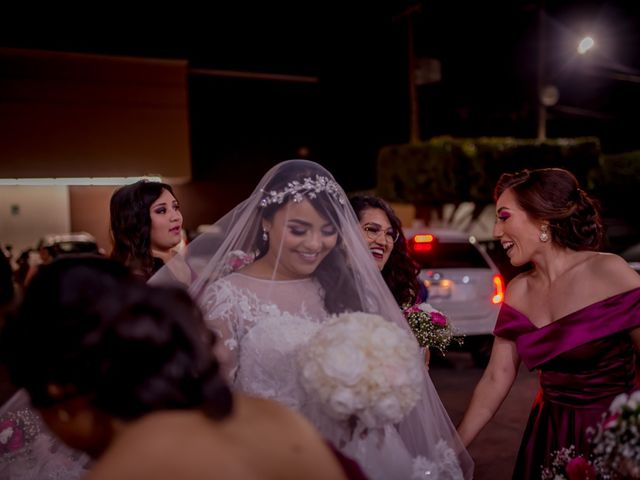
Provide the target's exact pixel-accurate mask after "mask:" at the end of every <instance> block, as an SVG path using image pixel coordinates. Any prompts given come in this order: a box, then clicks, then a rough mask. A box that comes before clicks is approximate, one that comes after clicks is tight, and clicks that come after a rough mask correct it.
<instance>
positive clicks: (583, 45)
mask: <svg viewBox="0 0 640 480" xmlns="http://www.w3.org/2000/svg"><path fill="white" fill-rule="evenodd" d="M594 46H595V42H594V41H593V38H592V37H589V36H587V37H584V38H583V39H582V40H580V43H578V53H579V54H580V55H585V54H586V53H587V52H588V51H589V50H591V49H592V48H593V47H594Z"/></svg>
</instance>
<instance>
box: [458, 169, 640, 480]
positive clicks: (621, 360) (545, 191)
mask: <svg viewBox="0 0 640 480" xmlns="http://www.w3.org/2000/svg"><path fill="white" fill-rule="evenodd" d="M495 198H496V217H497V219H496V225H495V228H494V235H495V236H496V237H497V238H498V239H499V240H500V242H501V243H502V246H503V248H504V249H505V250H506V252H507V255H508V257H509V258H510V261H511V264H512V265H514V266H521V265H524V264H526V263H527V262H531V263H532V265H533V268H532V269H531V270H529V271H527V272H524V273H521V274H520V275H518V276H517V277H515V278H514V279H513V280H512V281H511V282H510V283H509V285H508V288H507V291H506V298H505V303H504V304H503V306H502V308H501V310H500V313H499V315H498V321H497V324H496V328H495V332H494V334H495V336H496V338H495V343H494V346H493V350H492V353H491V359H490V361H489V365H488V367H487V369H486V371H485V373H484V375H483V376H482V378H481V379H480V382H479V383H478V385H477V387H476V389H475V391H474V394H473V397H472V399H471V403H470V405H469V407H468V410H467V412H466V414H465V416H464V419H463V421H462V423H461V424H460V427H459V428H458V431H459V433H460V436H461V438H462V440H463V441H464V443H465V445H468V444H469V443H470V442H471V441H472V440H473V439H474V438H475V437H476V435H477V434H478V433H479V432H480V430H481V429H482V427H484V425H485V424H486V423H487V422H488V421H489V420H490V419H491V417H493V415H494V414H495V412H496V411H497V410H498V408H499V407H500V404H501V403H502V401H503V400H504V398H505V397H506V396H507V394H508V392H509V390H510V388H511V386H512V384H513V381H514V380H515V378H516V375H517V372H518V367H519V365H520V362H521V361H523V362H524V363H525V365H526V367H527V368H529V369H530V370H533V369H537V370H539V371H540V391H539V392H538V395H537V397H536V400H535V403H534V405H533V409H532V412H531V415H530V417H529V422H528V424H527V427H526V430H525V433H524V438H523V440H522V444H521V446H520V451H519V453H518V459H517V463H516V467H515V471H514V474H513V478H518V479H523V478H524V479H526V478H540V476H541V473H542V468H543V467H549V465H550V463H551V461H552V456H553V455H554V453H555V452H557V451H559V450H560V449H562V448H568V447H570V446H574V447H575V449H576V452H577V454H581V455H584V456H588V453H589V438H588V434H587V429H588V428H589V427H595V425H596V423H597V422H598V420H600V418H601V415H602V413H603V412H604V411H606V410H607V407H608V406H609V404H610V403H611V401H612V400H613V399H614V398H615V397H616V396H617V395H618V394H620V393H625V392H629V391H631V390H632V389H633V388H634V381H635V368H636V367H635V358H634V357H635V354H634V346H635V348H638V346H640V276H638V275H637V274H636V273H635V272H634V271H633V270H632V269H631V268H630V267H629V266H628V264H627V263H626V262H625V261H624V260H623V259H622V258H620V257H618V256H616V255H612V254H606V253H599V252H597V250H598V248H599V247H600V244H601V241H602V237H603V229H602V224H601V221H600V215H599V212H598V209H597V207H596V204H595V203H594V200H592V199H591V198H590V197H589V196H588V195H587V194H586V193H585V192H584V191H583V190H582V189H581V188H580V187H579V185H578V182H577V181H576V179H575V177H574V176H573V175H572V174H571V173H569V172H568V171H566V170H562V169H556V168H547V169H539V170H531V171H528V170H524V171H522V172H519V173H516V174H504V175H503V176H502V177H501V178H500V180H499V182H498V184H497V186H496V190H495Z"/></svg>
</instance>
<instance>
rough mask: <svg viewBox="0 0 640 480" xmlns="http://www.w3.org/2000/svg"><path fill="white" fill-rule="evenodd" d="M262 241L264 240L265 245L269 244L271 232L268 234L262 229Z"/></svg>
mask: <svg viewBox="0 0 640 480" xmlns="http://www.w3.org/2000/svg"><path fill="white" fill-rule="evenodd" d="M262 240H264V243H267V242H268V241H269V232H267V231H266V230H265V229H264V228H263V229H262Z"/></svg>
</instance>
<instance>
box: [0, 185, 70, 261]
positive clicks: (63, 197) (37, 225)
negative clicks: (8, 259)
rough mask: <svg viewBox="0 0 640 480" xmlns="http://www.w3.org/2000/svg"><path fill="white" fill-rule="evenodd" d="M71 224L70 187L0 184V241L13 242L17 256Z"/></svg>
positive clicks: (11, 243)
mask: <svg viewBox="0 0 640 480" xmlns="http://www.w3.org/2000/svg"><path fill="white" fill-rule="evenodd" d="M70 226H71V220H70V215H69V189H68V187H66V186H43V187H27V186H0V243H3V244H5V245H7V244H9V245H13V252H14V258H17V256H18V255H19V254H20V252H21V251H22V250H23V249H25V248H26V247H35V246H36V244H37V243H38V240H39V239H40V238H41V237H43V236H44V235H46V234H55V233H67V232H69V230H70Z"/></svg>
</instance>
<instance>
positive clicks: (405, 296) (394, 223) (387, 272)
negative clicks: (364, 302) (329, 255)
mask: <svg viewBox="0 0 640 480" xmlns="http://www.w3.org/2000/svg"><path fill="white" fill-rule="evenodd" d="M349 200H350V201H351V206H352V207H353V209H354V211H355V212H356V215H357V216H358V218H359V219H362V213H363V212H364V211H365V210H369V209H374V208H377V209H380V210H382V211H383V212H384V213H385V215H386V216H387V218H388V219H389V223H390V224H391V228H393V229H394V230H395V231H396V232H398V240H396V243H394V244H393V249H392V250H391V254H390V255H389V260H387V263H386V264H385V266H384V268H383V269H382V277H383V278H384V281H385V282H386V283H387V286H388V287H389V290H391V293H393V296H394V297H395V299H396V302H398V305H401V306H402V305H405V304H407V303H410V304H414V303H415V302H416V300H417V297H418V293H419V292H420V284H419V283H418V274H419V273H420V267H418V265H417V264H416V263H415V262H414V261H413V260H412V259H411V257H410V256H409V251H408V249H407V239H406V238H405V236H404V233H403V232H402V224H401V223H400V219H399V218H398V216H397V215H396V213H395V212H394V211H393V209H392V208H391V207H390V206H389V204H388V203H387V202H385V201H384V200H383V199H381V198H379V197H374V196H369V195H354V196H353V197H351V198H350V199H349Z"/></svg>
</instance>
